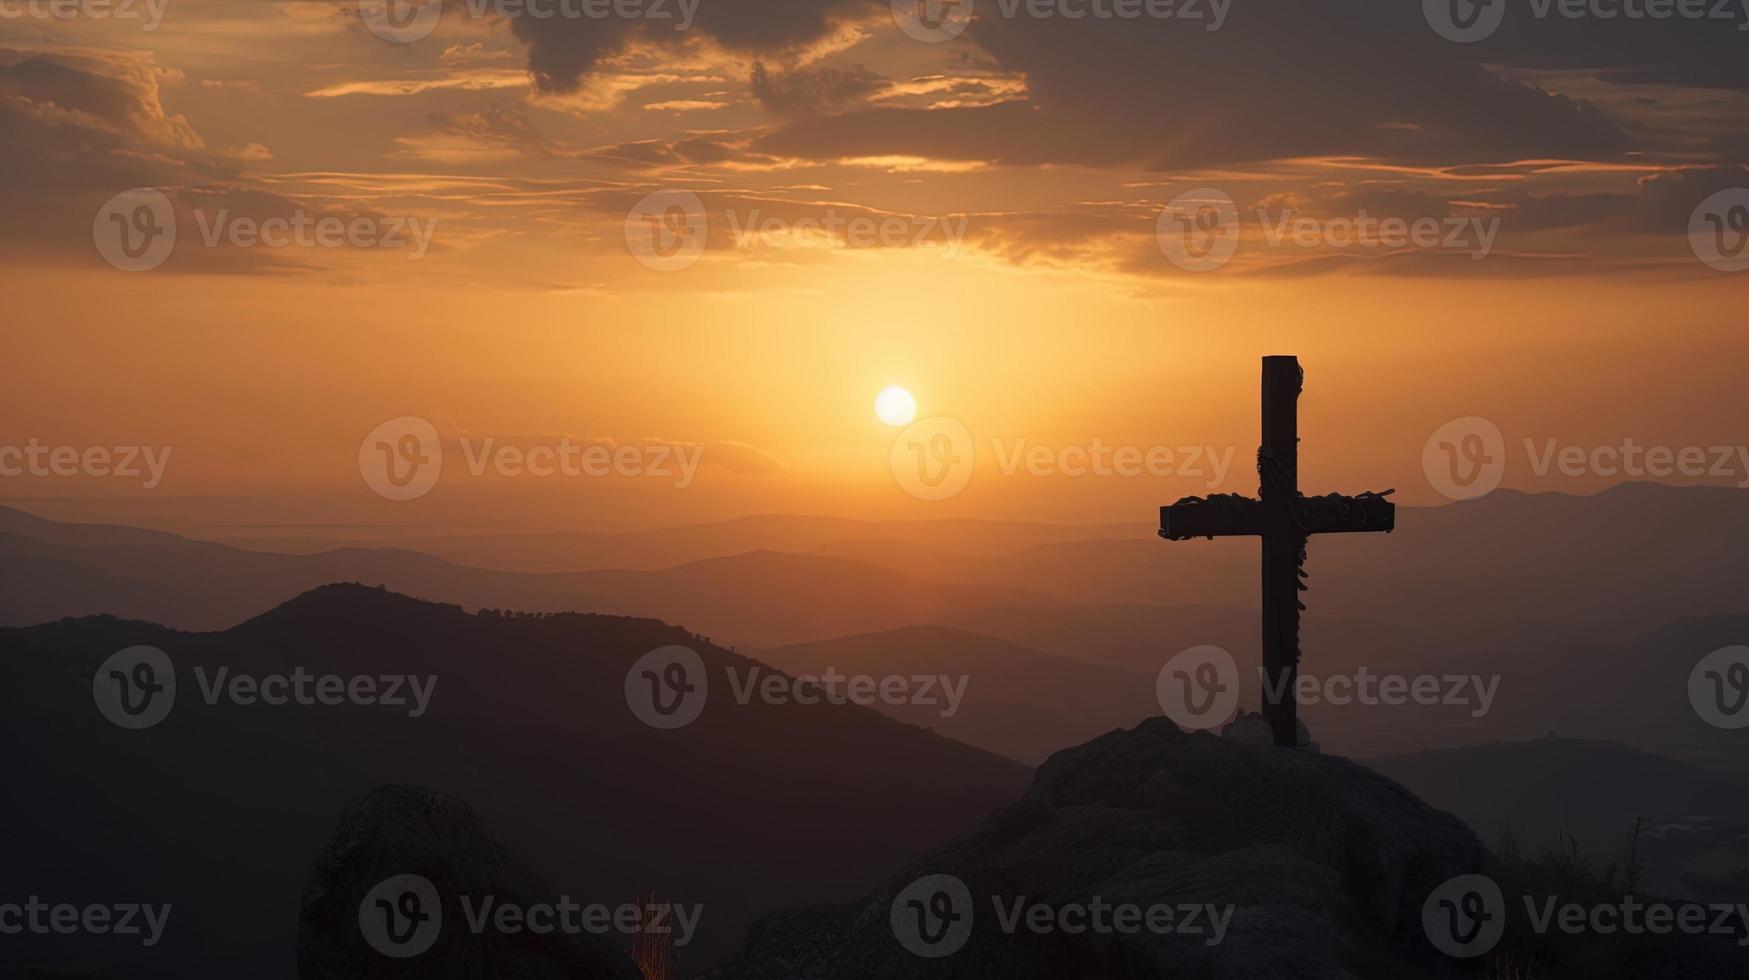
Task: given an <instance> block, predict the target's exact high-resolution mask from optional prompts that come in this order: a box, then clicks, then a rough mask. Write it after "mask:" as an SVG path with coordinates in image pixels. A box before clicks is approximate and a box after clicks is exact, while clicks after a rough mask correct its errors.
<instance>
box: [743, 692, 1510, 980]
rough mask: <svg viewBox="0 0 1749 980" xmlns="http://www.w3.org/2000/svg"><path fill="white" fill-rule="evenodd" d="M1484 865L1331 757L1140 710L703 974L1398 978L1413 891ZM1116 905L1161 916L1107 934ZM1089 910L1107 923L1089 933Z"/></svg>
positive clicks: (1471, 842)
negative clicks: (903, 858)
mask: <svg viewBox="0 0 1749 980" xmlns="http://www.w3.org/2000/svg"><path fill="white" fill-rule="evenodd" d="M1485 859H1486V851H1485V849H1484V847H1483V846H1482V843H1481V841H1480V840H1478V839H1477V837H1476V835H1475V834H1474V833H1473V832H1472V831H1471V830H1470V829H1469V828H1468V827H1467V826H1465V825H1464V824H1463V823H1462V822H1460V821H1459V820H1457V819H1456V818H1455V817H1452V816H1450V815H1449V814H1446V813H1443V812H1440V811H1437V810H1434V809H1432V808H1430V807H1428V806H1427V805H1425V804H1423V803H1422V802H1421V801H1419V800H1418V799H1416V798H1415V797H1414V796H1413V795H1411V794H1410V793H1409V792H1408V791H1407V790H1405V789H1403V788H1402V787H1401V786H1399V785H1398V784H1396V783H1394V782H1392V781H1391V780H1389V779H1386V778H1385V777H1383V776H1380V775H1378V774H1376V773H1373V772H1371V771H1370V770H1367V769H1365V768H1363V767H1361V766H1358V765H1355V764H1353V763H1351V762H1349V761H1347V760H1345V759H1341V758H1336V757H1332V756H1325V755H1319V754H1316V753H1312V752H1305V751H1282V750H1277V749H1274V748H1270V747H1268V746H1255V745H1249V744H1246V743H1244V742H1243V741H1236V740H1233V739H1223V738H1218V737H1215V736H1213V735H1209V734H1194V735H1187V734H1184V733H1182V732H1180V731H1179V730H1178V729H1177V728H1176V727H1174V726H1173V725H1171V724H1170V723H1168V722H1166V721H1164V720H1159V719H1156V720H1153V721H1149V722H1146V723H1144V724H1142V725H1141V726H1139V727H1137V728H1135V729H1133V730H1131V731H1124V732H1113V733H1112V734H1110V735H1107V736H1104V737H1102V738H1099V739H1096V740H1094V741H1092V742H1090V743H1088V744H1086V745H1083V746H1080V747H1078V748H1074V749H1069V750H1065V751H1063V752H1060V753H1058V754H1057V755H1055V756H1053V757H1052V758H1051V759H1050V760H1049V761H1048V762H1046V763H1045V765H1044V766H1043V767H1042V768H1041V769H1040V770H1039V772H1038V775H1037V778H1036V780H1035V781H1034V784H1033V786H1032V788H1031V790H1030V791H1029V792H1028V793H1027V794H1026V796H1025V797H1024V798H1023V799H1021V800H1020V801H1019V802H1018V803H1016V804H1014V805H1013V806H1010V807H1008V808H1006V809H1004V810H1001V811H999V812H998V813H996V814H994V815H993V816H991V817H990V818H989V819H988V820H986V821H985V822H984V823H983V824H982V825H981V826H979V827H978V828H977V829H975V830H974V831H972V832H971V833H969V834H966V835H964V836H962V837H960V838H959V839H957V840H954V841H952V842H950V843H948V844H946V845H944V846H942V847H940V848H938V849H936V850H934V851H933V852H931V853H929V854H927V855H925V856H924V857H922V858H921V859H919V860H918V861H916V862H914V863H913V864H912V865H911V866H909V867H907V868H905V869H904V870H903V871H902V872H901V873H899V874H897V875H895V876H894V877H892V878H891V879H889V880H888V881H887V882H886V883H885V884H884V885H883V886H882V887H881V888H880V889H879V890H877V891H876V892H875V893H874V894H873V895H870V896H869V897H868V898H867V899H866V900H863V901H860V902H855V903H851V904H849V905H844V906H836V907H816V908H810V909H802V910H797V911H792V912H785V913H779V914H777V915H773V916H770V917H768V918H767V919H765V920H763V921H761V922H760V923H759V924H758V925H757V926H756V927H755V928H754V930H753V931H752V934H751V936H750V938H749V944H748V947H747V949H746V950H745V951H744V953H743V954H742V956H741V957H740V958H738V959H737V960H735V961H733V962H732V963H730V964H729V965H728V966H727V967H725V968H724V969H723V970H722V971H720V972H719V974H718V975H719V976H720V977H722V978H723V980H860V978H876V977H879V978H882V980H895V978H913V977H914V978H950V977H951V978H956V980H965V978H973V977H1005V978H1038V980H1045V978H1050V980H1072V978H1083V977H1085V978H1102V980H1103V978H1118V977H1122V978H1131V977H1134V978H1153V977H1195V978H1209V980H1220V978H1241V977H1243V978H1276V977H1280V978H1283V980H1286V978H1292V980H1337V978H1343V980H1348V978H1355V980H1358V978H1362V977H1381V976H1407V975H1413V974H1414V973H1415V972H1416V970H1415V968H1414V966H1413V964H1415V963H1417V962H1422V963H1427V962H1431V961H1432V960H1433V959H1434V958H1435V957H1437V955H1438V954H1437V953H1436V952H1434V951H1433V950H1432V949H1431V947H1430V946H1428V945H1427V943H1426V940H1425V938H1424V937H1423V934H1422V931H1421V906H1422V903H1423V902H1424V900H1425V899H1426V897H1427V895H1428V894H1429V893H1430V892H1431V891H1432V890H1433V889H1434V888H1435V887H1437V886H1438V885H1440V884H1441V883H1442V882H1444V881H1446V880H1447V879H1449V878H1451V877H1453V876H1456V875H1460V874H1467V873H1472V872H1476V871H1479V870H1480V869H1481V868H1482V866H1483V863H1484V861H1485ZM920 881H925V882H926V883H925V884H923V885H921V886H920V885H919V882H920ZM941 882H950V883H951V885H950V886H947V887H939V888H938V887H937V886H938V885H939V884H940V883H941ZM961 884H963V890H959V891H958V892H957V895H956V894H955V889H957V888H958V886H959V885H961ZM935 892H940V894H935ZM944 896H946V897H944ZM1125 905H1128V906H1133V907H1136V908H1137V909H1139V910H1142V914H1146V910H1148V909H1153V908H1158V907H1165V908H1168V909H1170V910H1171V913H1172V916H1173V922H1172V924H1171V925H1170V927H1169V928H1160V927H1159V922H1160V921H1161V920H1160V919H1156V920H1155V921H1156V926H1155V927H1154V928H1149V927H1146V926H1145V925H1144V926H1142V927H1140V928H1136V921H1134V920H1132V921H1131V922H1130V926H1131V928H1130V929H1127V930H1126V929H1121V928H1116V927H1115V926H1116V924H1117V922H1118V920H1117V919H1116V918H1115V917H1114V909H1116V908H1117V907H1119V906H1125ZM1192 907H1194V908H1195V910H1196V911H1191V909H1192ZM1102 909H1103V910H1104V912H1103V915H1104V921H1105V922H1106V923H1107V924H1108V925H1112V926H1113V928H1110V929H1105V930H1096V929H1093V928H1087V927H1086V924H1087V923H1088V922H1089V921H1090V918H1089V917H1090V916H1091V917H1092V919H1098V918H1099V916H1100V915H1101V910H1102ZM1017 912H1019V918H1018V920H1017V919H1016V913H1017ZM938 913H940V914H939V915H938ZM1155 914H1156V915H1159V916H1163V915H1164V914H1165V913H1163V912H1158V913H1155ZM1223 914H1224V915H1225V917H1226V918H1225V921H1224V924H1220V923H1221V917H1222V915H1223ZM913 917H918V918H916V921H915V924H913ZM1005 919H1006V920H1007V921H1004V920H1005ZM1029 923H1032V924H1029ZM950 926H951V927H952V928H950ZM1077 927H1080V928H1077ZM956 929H957V930H958V932H957V934H956V933H955V931H954V930H956ZM929 940H939V942H933V943H932V942H930V941H929Z"/></svg>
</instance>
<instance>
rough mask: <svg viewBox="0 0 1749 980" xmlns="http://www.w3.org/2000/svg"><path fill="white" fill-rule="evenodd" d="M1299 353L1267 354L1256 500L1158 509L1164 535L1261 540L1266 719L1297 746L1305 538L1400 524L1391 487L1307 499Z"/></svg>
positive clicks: (1217, 498) (1226, 498)
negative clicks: (1302, 462)
mask: <svg viewBox="0 0 1749 980" xmlns="http://www.w3.org/2000/svg"><path fill="white" fill-rule="evenodd" d="M1304 380H1305V373H1304V372H1303V371H1301V370H1300V362H1299V359H1298V358H1296V357H1292V356H1285V357H1283V356H1274V357H1265V358H1264V359H1263V445H1262V446H1261V447H1260V448H1259V449H1258V450H1257V478H1258V481H1259V484H1260V485H1259V487H1258V491H1257V498H1256V499H1253V498H1251V497H1242V496H1240V495H1238V494H1214V495H1212V496H1209V497H1185V498H1184V499H1183V500H1180V501H1178V502H1177V503H1175V504H1173V505H1171V506H1170V507H1162V508H1160V536H1161V537H1163V538H1165V539H1167V540H1168V541H1186V540H1189V539H1191V538H1218V537H1237V536H1248V537H1260V538H1262V539H1263V562H1262V566H1263V669H1264V672H1265V675H1266V676H1267V677H1270V678H1273V681H1272V683H1267V684H1264V685H1263V717H1264V719H1265V720H1267V721H1268V723H1269V729H1270V731H1271V732H1272V733H1273V734H1274V736H1275V744H1277V745H1287V746H1291V745H1294V744H1296V742H1297V737H1296V725H1295V722H1296V717H1295V715H1296V704H1297V702H1295V700H1294V686H1295V682H1296V681H1297V679H1298V677H1299V663H1300V610H1302V609H1304V608H1306V607H1305V605H1304V604H1303V603H1301V602H1300V597H1299V593H1301V592H1304V591H1305V590H1306V586H1305V585H1304V584H1303V582H1302V581H1301V580H1302V579H1304V578H1305V577H1306V572H1305V562H1306V539H1307V538H1308V537H1309V536H1311V535H1313V534H1340V533H1345V532H1354V531H1385V532H1389V531H1391V530H1392V529H1393V528H1394V527H1396V523H1397V505H1396V504H1393V503H1391V502H1390V501H1389V500H1386V499H1385V498H1386V497H1387V496H1389V495H1390V494H1391V493H1392V492H1393V491H1390V490H1386V491H1384V492H1382V493H1363V494H1360V495H1358V496H1354V497H1348V496H1343V495H1342V494H1336V493H1332V494H1327V495H1325V496H1322V497H1307V496H1304V495H1302V494H1301V493H1300V484H1299V397H1300V389H1301V387H1302V385H1303V383H1304Z"/></svg>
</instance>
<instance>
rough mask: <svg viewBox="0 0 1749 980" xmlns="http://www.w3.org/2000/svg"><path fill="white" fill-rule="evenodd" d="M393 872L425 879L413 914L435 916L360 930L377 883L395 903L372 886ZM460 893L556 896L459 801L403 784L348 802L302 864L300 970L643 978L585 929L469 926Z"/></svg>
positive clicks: (339, 974) (513, 900)
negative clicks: (385, 931) (388, 928)
mask: <svg viewBox="0 0 1749 980" xmlns="http://www.w3.org/2000/svg"><path fill="white" fill-rule="evenodd" d="M391 881H406V882H416V883H417V882H428V883H430V885H431V886H433V888H432V891H433V892H434V893H435V894H431V893H426V894H424V895H421V896H416V897H414V898H410V899H408V901H409V902H411V903H412V905H411V906H409V908H410V909H412V910H415V911H416V912H417V914H418V915H419V916H432V917H433V918H432V919H430V920H428V921H432V922H434V923H435V925H434V926H433V927H432V930H431V933H430V935H429V936H421V935H419V934H418V933H417V931H416V930H414V929H413V928H412V925H413V922H412V918H413V917H411V916H409V917H408V921H405V922H400V923H398V925H399V926H402V927H406V929H407V932H405V933H403V934H402V935H401V936H399V937H390V938H401V939H404V940H405V942H404V943H393V942H388V941H386V940H385V937H384V935H382V934H381V932H380V931H378V933H377V934H376V935H367V929H368V928H369V926H367V922H368V921H370V920H369V917H370V916H374V915H376V914H377V912H376V911H375V910H372V909H369V908H368V906H369V905H370V904H373V903H374V902H375V901H377V900H379V899H381V898H383V897H384V896H385V895H386V896H387V900H388V902H389V907H388V908H386V909H384V910H383V914H385V915H397V914H399V912H400V899H401V898H402V895H401V894H400V889H399V888H396V889H393V891H394V892H395V894H388V893H385V892H384V891H383V890H382V887H381V886H383V885H384V884H385V883H388V882H391ZM415 890H418V888H417V887H415ZM464 895H466V896H471V897H472V898H473V900H474V901H475V902H478V901H479V899H480V897H482V896H493V897H494V899H495V902H496V904H498V905H499V906H503V905H511V906H516V907H519V908H523V909H526V908H529V907H532V906H535V905H542V904H545V905H551V904H553V903H554V902H556V901H557V899H556V898H555V897H554V896H553V895H552V894H551V893H550V891H549V890H548V889H547V887H546V885H544V884H543V883H542V882H541V881H540V879H538V878H537V877H536V876H535V875H534V874H533V873H531V872H530V871H528V869H527V868H526V867H524V866H523V864H522V863H521V862H520V861H518V860H517V859H516V857H515V856H514V855H513V854H511V853H510V850H509V849H508V848H507V847H505V846H504V844H503V843H502V842H501V841H499V840H498V839H497V838H495V837H493V836H492V835H491V834H490V833H488V832H487V831H486V828H485V827H484V825H482V823H481V822H480V820H479V818H478V817H477V816H475V814H474V812H473V810H472V809H471V808H470V807H469V806H468V805H467V804H465V803H463V802H461V801H459V800H454V799H451V798H449V797H446V796H440V795H437V794H435V793H429V792H426V791H424V790H421V789H416V788H413V787H408V786H384V787H381V788H379V789H377V790H375V791H373V792H371V793H370V794H369V795H368V796H366V797H364V798H363V799H362V800H360V801H358V802H357V803H356V804H354V805H353V806H352V807H351V808H350V809H348V810H347V812H346V813H345V815H344V816H343V817H342V818H341V820H340V825H339V827H338V828H336V830H335V832H334V836H333V837H332V838H331V839H330V841H329V843H328V848H327V850H326V852H324V853H323V855H322V857H321V858H320V859H319V860H318V861H317V863H316V866H315V868H314V869H313V870H312V872H311V875H310V880H309V883H308V884H307V886H306V887H305V889H304V896H303V906H302V909H301V910H300V913H299V916H298V939H297V957H298V975H299V976H300V977H302V978H304V980H318V978H320V980H340V978H346V980H353V978H363V977H370V978H373V980H377V978H387V980H392V978H399V977H419V978H428V980H449V978H455V980H461V978H469V980H482V978H503V980H548V978H551V980H641V976H640V973H639V971H638V969H637V968H636V967H635V966H633V964H632V962H631V960H630V959H629V958H627V956H626V954H625V953H624V952H622V951H621V950H620V949H619V948H618V947H616V946H615V945H614V944H613V943H611V942H609V941H608V940H606V939H604V938H600V937H597V936H594V935H591V934H588V933H586V932H579V933H578V934H576V935H567V934H565V933H563V932H549V933H544V934H543V933H537V932H534V931H531V930H529V929H526V928H525V929H521V930H519V931H514V932H506V931H500V930H495V929H492V928H487V929H484V930H482V931H480V932H478V933H476V932H474V931H473V930H471V929H470V928H469V927H468V916H467V915H466V914H465V913H464V910H463V908H462V906H461V904H460V902H459V897H460V896H464ZM421 900H422V901H421ZM361 906H366V908H365V915H363V916H361ZM433 906H435V908H433ZM475 907H476V909H477V908H478V906H477V905H476V906H475ZM427 942H429V945H427Z"/></svg>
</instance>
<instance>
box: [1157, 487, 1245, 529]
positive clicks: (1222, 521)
mask: <svg viewBox="0 0 1749 980" xmlns="http://www.w3.org/2000/svg"><path fill="white" fill-rule="evenodd" d="M1264 530H1265V526H1264V522H1263V502H1262V501H1260V500H1253V499H1252V498H1250V497H1241V496H1239V495H1238V494H1236V493H1217V494H1215V495H1214V496H1212V497H1185V498H1184V499H1183V500H1180V501H1179V502H1178V503H1175V504H1173V505H1171V506H1170V507H1162V508H1160V536H1161V537H1163V538H1165V539H1166V540H1168V541H1188V540H1189V539H1191V538H1232V537H1245V536H1251V537H1257V536H1260V535H1262V534H1263V533H1264Z"/></svg>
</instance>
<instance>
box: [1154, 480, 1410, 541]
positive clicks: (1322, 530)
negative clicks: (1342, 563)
mask: <svg viewBox="0 0 1749 980" xmlns="http://www.w3.org/2000/svg"><path fill="white" fill-rule="evenodd" d="M1390 492H1391V491H1389V490H1387V491H1385V492H1384V493H1363V494H1359V495H1357V496H1353V497H1349V496H1344V495H1343V494H1339V493H1328V494H1325V495H1324V496H1322V497H1301V498H1299V500H1297V501H1296V502H1295V503H1294V505H1293V507H1292V517H1291V523H1290V524H1289V525H1288V527H1289V528H1290V533H1291V531H1292V530H1297V531H1299V532H1300V533H1302V534H1354V533H1361V532H1366V531H1392V530H1395V529H1396V526H1397V505H1396V504H1393V503H1391V502H1390V500H1388V499H1386V494H1389V493H1390ZM1268 506H1269V505H1267V504H1265V503H1264V502H1263V501H1261V500H1256V499H1253V498H1251V497H1242V496H1239V495H1238V494H1230V493H1223V494H1215V495H1214V496H1212V497H1185V498H1184V499H1183V500H1180V501H1179V502H1177V503H1175V504H1173V505H1171V506H1169V507H1162V508H1160V536H1161V537H1163V538H1165V539H1167V540H1168V541H1187V540H1189V539H1191V538H1234V537H1260V536H1262V535H1265V534H1268V533H1270V530H1271V529H1270V525H1269V523H1268V517H1267V514H1268V513H1269V511H1268Z"/></svg>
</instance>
